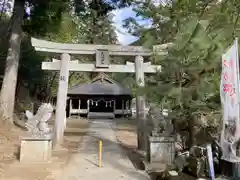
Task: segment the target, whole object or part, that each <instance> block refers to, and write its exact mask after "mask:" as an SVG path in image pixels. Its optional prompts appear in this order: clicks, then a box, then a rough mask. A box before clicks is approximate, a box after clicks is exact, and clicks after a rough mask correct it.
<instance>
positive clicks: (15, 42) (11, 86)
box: [0, 0, 24, 123]
mask: <svg viewBox="0 0 240 180" xmlns="http://www.w3.org/2000/svg"><path fill="white" fill-rule="evenodd" d="M23 15H24V0H15V3H14V8H13V17H12V26H11V34H10V39H9V47H8V53H7V58H6V66H5V72H4V77H3V83H2V89H1V94H0V117H1V118H2V120H4V121H7V122H10V123H12V122H13V112H14V103H15V91H16V84H17V75H18V65H19V58H20V46H21V41H22V27H21V26H22V23H23Z"/></svg>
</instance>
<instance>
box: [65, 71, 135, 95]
mask: <svg viewBox="0 0 240 180" xmlns="http://www.w3.org/2000/svg"><path fill="white" fill-rule="evenodd" d="M68 95H129V96H131V91H130V90H129V89H127V88H125V87H123V86H122V85H121V84H119V83H117V82H116V81H114V80H112V79H111V78H109V77H108V76H107V75H106V74H103V73H102V74H100V75H99V76H97V77H95V78H94V79H93V80H92V81H91V82H89V83H86V84H80V85H76V86H73V87H72V88H70V89H69V90H68Z"/></svg>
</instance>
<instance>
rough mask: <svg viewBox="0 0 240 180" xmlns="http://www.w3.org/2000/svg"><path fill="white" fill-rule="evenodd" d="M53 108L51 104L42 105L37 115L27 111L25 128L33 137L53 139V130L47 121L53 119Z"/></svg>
mask: <svg viewBox="0 0 240 180" xmlns="http://www.w3.org/2000/svg"><path fill="white" fill-rule="evenodd" d="M52 113H53V106H52V105H51V104H50V103H44V104H42V105H41V106H40V107H39V109H38V111H37V113H36V115H33V114H32V113H31V112H30V111H26V116H27V119H28V120H27V121H26V123H25V126H26V128H27V130H28V132H29V133H30V134H31V136H32V137H46V138H51V136H52V128H50V127H49V125H48V123H47V121H48V120H49V119H50V118H51V116H52Z"/></svg>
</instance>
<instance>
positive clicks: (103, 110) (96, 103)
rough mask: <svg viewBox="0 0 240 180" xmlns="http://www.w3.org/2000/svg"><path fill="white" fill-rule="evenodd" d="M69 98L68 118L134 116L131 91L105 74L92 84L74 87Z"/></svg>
mask: <svg viewBox="0 0 240 180" xmlns="http://www.w3.org/2000/svg"><path fill="white" fill-rule="evenodd" d="M67 96H68V99H67V117H71V116H84V117H88V118H101V117H104V118H115V117H125V116H130V115H131V114H132V112H131V101H132V98H133V97H132V95H131V91H130V90H129V89H126V88H124V87H123V86H122V85H120V84H119V83H117V82H116V81H114V80H112V79H111V78H109V77H108V76H107V75H106V74H103V73H102V74H100V75H99V76H97V77H95V78H94V79H93V80H92V81H91V82H90V83H86V84H80V85H76V86H74V87H72V88H71V89H69V90H68V94H67Z"/></svg>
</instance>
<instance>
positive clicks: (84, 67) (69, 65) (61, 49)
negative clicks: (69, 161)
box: [31, 38, 167, 150]
mask: <svg viewBox="0 0 240 180" xmlns="http://www.w3.org/2000/svg"><path fill="white" fill-rule="evenodd" d="M31 42H32V45H33V46H34V47H35V50H36V51H40V52H48V53H57V54H61V61H60V60H57V59H53V61H52V62H42V69H43V70H55V71H59V70H60V77H59V86H58V93H57V105H56V119H55V126H54V138H53V146H54V147H55V146H56V145H58V144H61V143H62V141H63V135H64V127H65V121H64V117H65V116H66V114H65V108H66V101H67V91H68V76H69V71H82V72H120V73H135V75H136V83H137V85H138V86H139V87H144V86H145V81H144V73H156V72H157V71H161V66H159V65H151V62H147V63H144V59H143V57H148V56H150V55H151V54H152V51H150V50H148V49H144V48H143V47H141V46H121V45H94V44H64V43H55V42H50V41H45V40H39V39H35V38H32V39H31ZM166 47H167V44H164V45H160V46H157V49H158V50H157V51H158V54H160V53H164V52H163V50H164V49H166ZM70 54H72V55H76V54H78V55H94V54H95V55H96V63H95V64H85V63H79V62H78V60H73V61H71V57H70ZM164 54H165V53H164ZM111 55H114V56H135V63H132V62H127V63H126V64H125V65H118V64H110V63H109V57H110V56H111ZM136 101H137V102H136V109H137V112H136V113H137V119H138V148H139V149H142V150H144V146H145V145H144V144H145V143H144V142H141V141H142V140H144V139H145V138H144V127H145V121H144V120H145V118H144V117H145V113H144V109H145V99H144V97H143V96H137V97H136Z"/></svg>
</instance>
